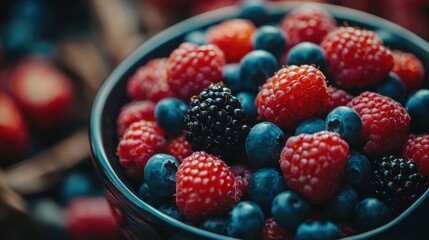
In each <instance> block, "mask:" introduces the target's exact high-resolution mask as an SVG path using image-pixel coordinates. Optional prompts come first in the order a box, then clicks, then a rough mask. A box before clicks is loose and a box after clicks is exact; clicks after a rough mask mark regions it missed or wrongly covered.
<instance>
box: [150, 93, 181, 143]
mask: <svg viewBox="0 0 429 240" xmlns="http://www.w3.org/2000/svg"><path fill="white" fill-rule="evenodd" d="M188 109H189V106H188V104H187V103H185V102H183V101H182V100H180V99H177V98H164V99H162V100H161V101H159V102H158V103H157V104H156V107H155V118H156V123H157V125H158V126H159V127H160V128H162V129H163V130H164V131H165V133H166V134H167V135H169V136H177V135H180V134H181V133H183V131H184V130H185V122H184V118H185V114H186V112H187V111H188Z"/></svg>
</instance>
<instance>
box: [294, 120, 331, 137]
mask: <svg viewBox="0 0 429 240" xmlns="http://www.w3.org/2000/svg"><path fill="white" fill-rule="evenodd" d="M323 130H325V121H323V120H322V119H320V118H309V119H307V120H304V121H302V122H300V123H299V124H298V126H297V127H296V129H295V135H299V134H301V133H307V134H313V133H317V132H321V131H323Z"/></svg>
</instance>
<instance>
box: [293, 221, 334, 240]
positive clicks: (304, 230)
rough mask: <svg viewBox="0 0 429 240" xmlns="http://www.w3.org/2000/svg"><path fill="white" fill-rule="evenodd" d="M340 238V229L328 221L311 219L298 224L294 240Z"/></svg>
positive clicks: (329, 239)
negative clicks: (308, 221)
mask: <svg viewBox="0 0 429 240" xmlns="http://www.w3.org/2000/svg"><path fill="white" fill-rule="evenodd" d="M338 238H341V229H340V228H339V227H338V226H337V225H335V224H333V223H332V222H330V221H326V222H320V221H312V222H310V223H303V224H301V225H299V227H298V229H297V230H296V236H295V239H296V240H331V239H332V240H333V239H338Z"/></svg>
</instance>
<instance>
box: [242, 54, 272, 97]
mask: <svg viewBox="0 0 429 240" xmlns="http://www.w3.org/2000/svg"><path fill="white" fill-rule="evenodd" d="M240 64H241V66H240V81H241V86H242V88H243V89H244V90H246V91H251V92H257V91H258V88H259V86H261V85H262V84H264V83H265V82H266V81H267V79H268V78H270V77H271V76H273V75H274V73H275V72H276V71H277V69H278V68H279V66H278V63H277V60H276V58H275V57H274V56H273V55H272V54H271V53H269V52H267V51H265V50H254V51H252V52H250V53H248V54H246V55H245V56H244V57H243V58H242V59H241V61H240Z"/></svg>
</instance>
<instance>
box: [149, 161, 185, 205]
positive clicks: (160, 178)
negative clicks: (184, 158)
mask: <svg viewBox="0 0 429 240" xmlns="http://www.w3.org/2000/svg"><path fill="white" fill-rule="evenodd" d="M179 164H180V163H179V161H177V160H176V159H175V158H174V157H173V156H170V155H167V154H163V153H158V154H155V155H153V156H152V157H151V158H149V160H148V161H147V163H146V166H145V167H144V171H143V176H144V179H145V181H146V184H147V185H148V187H149V188H150V189H151V190H152V192H153V194H155V195H157V196H159V197H163V198H167V197H169V196H173V194H174V193H175V191H176V172H177V168H178V167H179Z"/></svg>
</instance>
